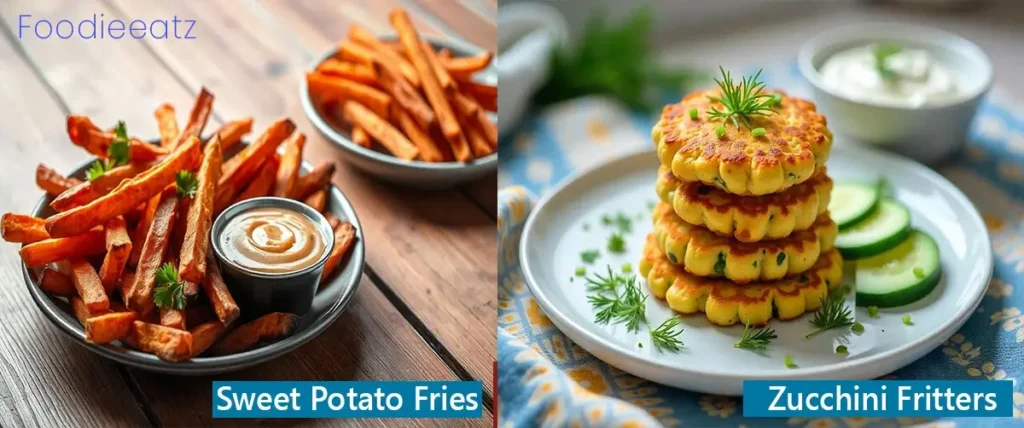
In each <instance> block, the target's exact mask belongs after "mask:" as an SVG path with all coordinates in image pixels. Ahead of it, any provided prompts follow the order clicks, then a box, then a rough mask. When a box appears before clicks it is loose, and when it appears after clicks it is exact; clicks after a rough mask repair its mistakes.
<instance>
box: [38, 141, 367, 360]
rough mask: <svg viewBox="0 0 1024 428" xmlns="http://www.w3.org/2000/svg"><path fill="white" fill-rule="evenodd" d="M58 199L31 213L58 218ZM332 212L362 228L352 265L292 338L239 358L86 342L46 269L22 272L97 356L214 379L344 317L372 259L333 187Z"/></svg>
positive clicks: (62, 324) (57, 321)
mask: <svg viewBox="0 0 1024 428" xmlns="http://www.w3.org/2000/svg"><path fill="white" fill-rule="evenodd" d="M94 160H95V159H92V160H89V161H88V162H84V163H82V164H81V165H79V166H78V168H76V169H75V170H74V171H72V172H71V173H70V174H69V176H70V177H77V178H80V179H85V171H86V170H87V169H88V167H89V165H90V164H91V163H92V162H93V161H94ZM312 169H313V167H312V165H310V164H308V163H306V162H303V164H302V170H303V172H309V171H311V170H312ZM52 200H53V198H52V197H50V196H43V198H42V199H40V200H39V203H37V204H36V206H35V208H33V209H32V212H31V213H30V214H31V215H34V216H37V217H41V218H46V217H49V216H51V215H53V214H54V211H53V209H51V208H50V205H49V204H50V201H52ZM327 209H328V210H330V212H332V213H334V215H335V216H337V217H338V218H339V219H341V220H342V221H345V220H348V221H349V222H351V223H352V225H353V226H355V227H356V237H357V240H356V242H355V244H354V245H353V246H352V250H351V252H350V254H349V255H348V256H346V257H347V260H348V261H347V264H346V265H345V269H343V270H340V271H338V272H336V273H335V275H334V276H333V278H332V279H330V280H329V281H328V282H327V283H325V284H324V285H323V287H322V288H321V289H320V291H319V292H318V293H317V294H316V297H315V298H314V299H313V305H312V306H311V307H310V308H309V310H308V311H307V312H306V314H305V315H303V316H302V318H301V320H300V321H299V325H298V327H296V329H295V331H294V333H292V335H291V336H288V337H286V338H284V339H282V340H280V341H278V342H274V343H271V344H269V345H266V346H262V347H259V348H256V349H253V350H251V351H247V352H242V353H238V354H232V355H224V356H218V357H199V358H193V359H191V360H188V361H183V362H180V363H171V362H167V361H164V360H161V359H159V358H157V357H156V356H155V355H152V354H147V353H144V352H139V351H135V350H132V349H129V348H127V347H124V346H121V345H120V344H119V343H118V342H114V343H109V344H104V345H96V344H91V343H86V341H85V330H83V328H82V324H81V323H80V322H79V321H78V318H75V316H74V314H72V313H71V308H70V305H68V302H67V299H64V298H61V297H54V296H50V295H49V294H46V293H45V292H43V291H42V290H41V289H39V286H37V285H36V283H37V282H38V280H39V272H40V271H41V269H29V268H28V267H27V266H25V264H24V263H22V265H21V269H22V273H23V275H24V277H25V285H26V286H28V292H29V294H30V295H31V296H32V300H33V301H35V303H36V305H37V306H39V309H41V310H42V311H43V315H46V318H47V319H49V320H50V322H52V323H53V324H54V325H56V326H57V328H58V329H59V330H60V331H61V332H62V333H64V334H65V335H67V336H68V337H69V338H70V339H71V340H72V341H73V342H75V343H77V344H79V345H82V346H84V347H85V348H86V349H88V350H90V351H92V352H95V353H97V354H100V355H102V356H104V357H106V358H109V359H111V360H114V361H117V362H119V363H124V364H127V365H129V366H132V367H138V368H140V369H143V370H149V371H154V372H161V373H170V374H184V375H209V374H216V373H224V372H230V371H235V370H241V369H244V368H247V367H250V366H254V365H256V364H259V363H262V362H265V361H269V360H272V359H274V358H277V357H280V356H281V355H284V354H285V353H288V352H289V351H292V350H293V349H295V348H298V347H299V346H300V345H302V344H304V343H306V342H308V341H309V340H310V339H313V338H314V337H316V336H318V335H320V333H322V332H323V331H324V330H326V329H327V327H330V325H331V324H332V323H333V322H334V320H336V319H337V318H338V316H339V315H341V313H342V312H343V311H344V310H345V307H346V306H347V305H348V303H349V301H350V300H351V299H352V296H354V295H355V292H356V287H357V286H358V285H359V280H360V278H361V277H362V276H363V261H364V259H365V257H366V254H365V247H364V246H363V228H362V227H361V225H360V224H359V218H358V217H356V211H355V209H353V208H352V204H350V203H349V201H348V199H346V198H345V195H344V194H343V193H341V191H340V190H338V188H337V187H335V186H331V197H330V201H329V203H328V205H327ZM228 287H229V288H232V284H228ZM241 309H242V312H241V318H240V319H239V320H238V321H236V323H238V322H245V321H248V320H249V319H252V318H253V317H252V315H255V314H247V313H246V310H245V307H242V308H241Z"/></svg>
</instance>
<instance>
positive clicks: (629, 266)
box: [622, 263, 633, 273]
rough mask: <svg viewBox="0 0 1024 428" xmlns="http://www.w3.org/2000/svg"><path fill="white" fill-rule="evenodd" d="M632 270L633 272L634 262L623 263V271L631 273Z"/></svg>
mask: <svg viewBox="0 0 1024 428" xmlns="http://www.w3.org/2000/svg"><path fill="white" fill-rule="evenodd" d="M630 272H633V264H632V263H623V264H622V273H630Z"/></svg>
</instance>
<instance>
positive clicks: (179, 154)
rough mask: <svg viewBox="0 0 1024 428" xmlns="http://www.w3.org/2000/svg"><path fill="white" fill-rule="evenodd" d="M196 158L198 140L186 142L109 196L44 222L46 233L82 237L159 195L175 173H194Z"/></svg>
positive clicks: (54, 235)
mask: <svg viewBox="0 0 1024 428" xmlns="http://www.w3.org/2000/svg"><path fill="white" fill-rule="evenodd" d="M199 157H200V152H199V140H198V139H196V138H192V139H189V140H188V142H186V143H185V144H184V145H182V146H181V147H179V148H178V149H177V150H176V151H175V152H174V153H172V154H171V155H169V156H168V157H167V158H166V159H165V160H164V161H163V162H161V163H159V164H157V165H156V166H154V167H153V168H150V169H149V170H148V171H146V172H145V173H142V174H139V175H138V176H136V177H134V178H132V179H130V180H125V181H124V182H122V183H121V185H119V186H118V187H117V188H116V189H114V190H113V191H111V192H110V193H108V194H106V195H103V196H101V197H99V198H96V199H95V200H93V201H92V202H90V203H88V204H86V205H83V206H80V207H75V208H72V209H70V210H67V211H64V212H62V213H59V214H56V215H54V216H52V217H50V218H48V219H46V230H47V231H48V232H50V236H53V237H58V238H59V237H64V236H72V235H78V234H82V233H85V232H86V231H88V230H89V229H92V228H93V227H95V226H98V225H100V224H103V223H105V222H106V221H107V220H110V219H112V218H114V217H117V216H119V215H122V214H124V213H126V212H128V211H130V210H132V209H135V207H138V206H139V204H141V203H143V202H145V201H147V200H148V199H149V198H151V197H153V195H156V194H158V193H160V192H161V191H163V189H164V188H165V187H167V186H168V185H170V184H171V183H173V182H174V175H175V174H177V173H178V171H181V170H183V169H185V170H193V169H194V168H195V167H196V165H198V164H199Z"/></svg>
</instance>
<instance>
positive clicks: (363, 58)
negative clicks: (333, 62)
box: [338, 40, 373, 66]
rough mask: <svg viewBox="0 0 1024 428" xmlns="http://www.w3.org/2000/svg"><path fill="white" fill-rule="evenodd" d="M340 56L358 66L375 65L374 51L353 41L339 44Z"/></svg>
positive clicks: (344, 41) (343, 41)
mask: <svg viewBox="0 0 1024 428" xmlns="http://www.w3.org/2000/svg"><path fill="white" fill-rule="evenodd" d="M338 56H339V57H341V59H343V60H345V61H352V62H355V63H358V64H363V65H367V66H368V65H370V64H373V51H372V50H370V48H369V47H367V46H363V45H360V44H358V43H356V42H354V41H352V40H342V41H341V42H340V43H338Z"/></svg>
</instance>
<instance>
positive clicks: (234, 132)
mask: <svg viewBox="0 0 1024 428" xmlns="http://www.w3.org/2000/svg"><path fill="white" fill-rule="evenodd" d="M251 131H252V118H251V117H247V118H245V119H240V120H232V121H230V122H226V123H224V125H222V126H221V127H220V129H218V130H217V132H216V133H214V135H217V136H219V137H220V152H221V153H225V152H227V151H228V150H230V149H231V148H232V147H234V146H235V145H236V144H238V143H239V142H241V141H242V137H243V136H245V135H246V134H248V133H249V132H251Z"/></svg>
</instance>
